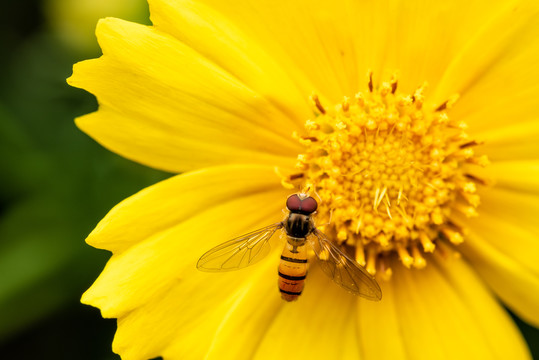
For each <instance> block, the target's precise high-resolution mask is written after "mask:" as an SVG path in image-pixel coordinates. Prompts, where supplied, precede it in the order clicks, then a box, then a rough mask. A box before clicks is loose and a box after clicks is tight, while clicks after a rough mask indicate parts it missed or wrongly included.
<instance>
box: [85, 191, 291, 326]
mask: <svg viewBox="0 0 539 360" xmlns="http://www.w3.org/2000/svg"><path fill="white" fill-rule="evenodd" d="M282 192H283V191H282V190H280V189H279V190H273V191H262V192H258V193H251V194H245V195H244V196H242V197H239V198H237V199H230V200H229V201H226V202H223V203H220V204H209V206H208V207H207V208H206V209H204V208H202V209H200V210H199V211H197V212H192V213H191V214H190V216H188V217H187V218H186V219H185V220H184V221H182V222H179V223H178V224H175V225H171V226H170V227H169V228H167V229H163V230H161V231H159V232H156V233H154V234H151V235H149V236H148V237H147V238H145V239H143V240H141V241H139V242H138V243H136V244H134V245H132V246H131V247H129V249H127V250H125V251H124V252H122V253H120V254H118V255H116V254H115V255H113V256H112V257H111V259H110V260H109V262H108V263H107V265H106V267H105V269H104V270H103V272H102V273H101V275H100V276H99V278H98V279H97V280H96V281H95V283H94V284H93V285H92V287H91V288H90V289H88V290H87V291H86V293H85V294H84V295H83V297H82V302H84V303H86V304H90V305H93V306H96V307H99V308H100V309H101V311H102V314H103V316H104V317H119V316H122V315H124V314H125V313H126V312H129V311H131V310H133V309H135V308H136V307H138V306H141V305H142V304H144V303H146V302H148V301H149V300H150V299H151V298H153V297H156V296H160V295H162V294H163V293H165V292H167V291H168V289H169V288H170V287H172V286H175V285H178V284H180V285H181V284H182V283H183V282H184V281H185V279H188V278H189V277H190V276H191V275H192V272H193V271H194V270H196V269H195V263H196V261H197V260H198V259H199V258H200V256H201V255H202V254H203V253H205V252H206V251H207V250H209V249H211V248H213V247H214V246H216V245H218V244H219V243H223V242H225V241H226V240H229V239H232V238H235V237H237V236H239V235H241V234H244V233H247V232H248V231H252V230H256V229H257V228H261V227H262V226H264V225H270V224H272V223H276V222H278V221H280V220H281V219H282V212H281V210H282V208H283V203H282V201H283V197H282ZM163 201H166V199H163ZM183 206H186V207H188V206H189V205H188V204H184V205H183ZM163 216H166V213H163ZM146 222H151V220H142V221H139V222H137V223H132V224H131V227H135V228H144V227H145V226H144V225H145V223H146ZM276 238H277V237H276ZM199 280H200V279H199ZM201 284H202V282H201Z"/></svg>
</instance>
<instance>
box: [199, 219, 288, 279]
mask: <svg viewBox="0 0 539 360" xmlns="http://www.w3.org/2000/svg"><path fill="white" fill-rule="evenodd" d="M282 227H283V224H282V223H277V224H273V225H270V226H266V227H265V228H262V229H259V230H256V231H253V232H250V233H248V234H245V235H242V236H240V237H237V238H235V239H232V240H229V241H227V242H225V243H222V244H221V245H218V246H216V247H214V248H213V249H211V250H210V251H208V252H207V253H205V254H204V255H202V257H201V258H200V259H199V260H198V262H197V268H198V269H199V270H202V271H210V272H215V271H231V270H238V269H242V268H244V267H246V266H249V265H253V264H254V263H256V262H257V261H259V260H260V259H262V258H263V257H264V256H266V255H267V254H268V253H269V251H270V245H269V242H268V241H269V239H270V238H271V237H272V236H273V234H274V233H275V231H277V229H280V228H282Z"/></svg>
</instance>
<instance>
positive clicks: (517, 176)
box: [473, 159, 539, 199]
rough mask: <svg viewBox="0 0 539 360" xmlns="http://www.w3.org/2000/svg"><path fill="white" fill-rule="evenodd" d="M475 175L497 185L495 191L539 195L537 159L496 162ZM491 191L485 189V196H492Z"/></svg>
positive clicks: (538, 165)
mask: <svg viewBox="0 0 539 360" xmlns="http://www.w3.org/2000/svg"><path fill="white" fill-rule="evenodd" d="M473 173H474V174H477V175H479V176H480V177H481V178H484V179H489V180H492V181H493V183H494V184H495V185H496V187H495V189H498V188H499V189H502V190H513V191H515V192H522V193H528V194H535V195H538V194H539V160H537V159H533V160H522V161H518V160H512V161H496V162H492V163H491V164H489V165H488V166H486V167H485V168H483V169H474V171H473ZM491 189H492V188H487V189H485V191H484V193H485V196H489V195H490V190H491ZM530 199H531V197H530Z"/></svg>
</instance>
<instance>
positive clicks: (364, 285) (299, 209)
mask: <svg viewBox="0 0 539 360" xmlns="http://www.w3.org/2000/svg"><path fill="white" fill-rule="evenodd" d="M286 208H287V209H288V211H289V213H288V215H287V217H286V218H285V219H284V220H283V221H281V222H278V223H276V224H273V225H270V226H266V227H264V228H262V229H259V230H256V231H253V232H251V233H248V234H245V235H242V236H240V237H237V238H235V239H232V240H230V241H227V242H225V243H223V244H221V245H218V246H216V247H215V248H213V249H211V250H210V251H208V252H206V253H205V254H204V255H202V257H201V258H200V259H199V260H198V263H197V268H198V269H199V270H202V271H210V272H219V271H231V270H238V269H242V268H244V267H246V266H249V265H252V264H254V263H256V262H258V261H259V260H260V259H262V258H263V257H264V256H266V255H267V254H268V253H269V251H270V245H269V240H270V239H271V237H272V236H273V234H274V233H275V232H276V231H277V230H278V229H284V231H285V232H286V237H287V242H286V244H285V246H284V249H283V252H282V254H281V261H280V264H279V290H280V292H281V297H282V298H283V299H284V300H286V301H294V300H297V298H298V297H299V296H300V295H301V292H302V291H303V287H304V283H305V278H306V276H307V268H308V262H307V257H308V256H307V249H306V244H309V246H311V247H312V249H313V250H314V253H315V255H316V258H317V259H318V262H319V264H320V267H321V268H322V270H323V271H324V273H325V274H326V275H327V276H329V277H330V278H331V279H332V280H333V282H335V283H336V284H337V285H339V286H341V287H342V288H344V289H345V290H347V291H348V292H350V293H352V294H354V295H358V296H361V297H364V298H366V299H369V300H375V301H378V300H380V299H381V298H382V291H381V290H380V286H379V285H378V283H377V282H376V280H375V279H374V277H372V276H371V275H370V274H369V273H368V272H367V271H366V270H365V269H364V268H363V267H361V266H360V265H359V264H358V263H357V262H355V261H354V260H352V259H350V257H348V255H346V254H345V253H344V252H342V251H341V250H340V249H339V248H338V247H337V246H336V245H334V244H333V243H332V242H331V241H329V239H328V238H327V236H326V235H324V233H322V232H321V231H320V230H318V229H317V228H316V227H315V225H314V221H313V218H312V216H311V215H312V214H313V213H314V212H315V211H316V209H317V208H318V203H317V202H316V200H315V199H314V198H312V197H311V196H309V195H307V194H303V193H300V194H293V195H291V196H289V197H288V199H287V200H286Z"/></svg>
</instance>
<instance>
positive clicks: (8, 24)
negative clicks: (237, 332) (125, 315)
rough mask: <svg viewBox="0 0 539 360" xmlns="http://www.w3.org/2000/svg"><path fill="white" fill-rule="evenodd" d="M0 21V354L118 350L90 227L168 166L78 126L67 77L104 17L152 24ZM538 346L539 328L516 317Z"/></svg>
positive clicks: (121, 3) (89, 17)
mask: <svg viewBox="0 0 539 360" xmlns="http://www.w3.org/2000/svg"><path fill="white" fill-rule="evenodd" d="M2 16H3V19H2V21H1V22H0V27H1V33H0V41H1V45H2V50H3V51H2V54H4V55H2V56H0V72H1V76H0V79H1V83H0V174H1V176H0V274H1V275H0V279H1V281H0V357H1V358H2V359H14V358H17V359H81V360H84V359H92V360H94V359H119V357H118V356H117V355H114V354H113V353H112V351H111V342H112V338H113V335H114V331H115V329H116V322H115V320H110V319H109V320H104V319H102V318H101V316H100V314H99V311H98V310H97V309H94V308H91V307H89V306H85V305H81V304H80V302H79V299H80V296H81V294H82V293H83V292H84V291H85V290H86V289H87V288H88V287H89V286H90V285H91V283H92V282H93V280H94V279H95V278H96V277H97V276H98V275H99V273H100V271H101V269H102V268H103V266H104V265H105V262H106V261H107V259H108V257H109V253H108V252H105V251H100V250H96V249H93V248H91V247H89V246H87V245H86V244H85V243H84V238H85V237H86V235H87V234H88V233H89V232H90V231H91V230H92V228H93V227H94V226H95V225H96V223H97V222H98V221H99V220H100V219H101V218H102V217H103V216H104V215H105V214H106V213H107V211H108V210H109V209H110V208H111V207H113V206H114V205H115V204H116V203H118V202H119V201H121V200H122V199H124V198H126V197H128V196H130V195H132V194H133V193H135V192H137V191H138V190H140V189H142V188H144V187H146V186H148V185H150V184H153V183H156V182H158V181H160V180H162V179H164V178H166V177H168V176H169V174H165V173H162V172H158V171H155V170H151V169H148V168H145V167H143V166H141V165H138V164H135V163H132V162H130V161H128V160H125V159H123V158H121V157H119V156H117V155H115V154H113V153H110V152H108V151H107V150H105V149H103V148H102V147H101V146H99V145H98V144H97V143H95V142H94V141H93V140H91V139H90V138H88V137H87V136H86V135H85V134H83V133H82V132H80V131H79V130H78V129H77V128H76V127H75V125H74V123H73V119H74V118H75V117H76V116H80V115H82V114H85V113H88V112H91V111H94V110H95V109H96V108H97V103H96V101H95V99H94V97H93V96H91V95H90V94H88V93H86V92H84V91H82V90H78V89H74V88H71V87H69V86H67V84H66V82H65V79H66V78H67V77H68V76H69V75H70V74H71V67H72V64H73V63H75V62H77V61H80V60H83V59H88V58H94V57H97V56H99V55H100V52H99V48H98V46H97V42H96V40H95V36H94V28H95V24H96V22H97V20H98V19H99V18H101V17H105V16H116V17H120V18H123V19H127V20H132V21H136V22H140V23H149V20H148V9H147V5H146V3H145V1H144V0H110V1H103V0H41V1H39V0H21V1H11V2H9V4H7V8H6V4H4V11H3V13H2ZM516 321H517V323H518V324H519V326H520V327H521V329H522V331H523V333H524V335H525V336H526V339H527V341H528V343H529V344H530V347H531V348H532V351H533V352H534V353H535V354H536V357H539V331H538V330H537V329H534V328H532V327H530V326H528V325H526V324H524V323H522V322H521V321H519V320H518V319H516Z"/></svg>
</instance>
